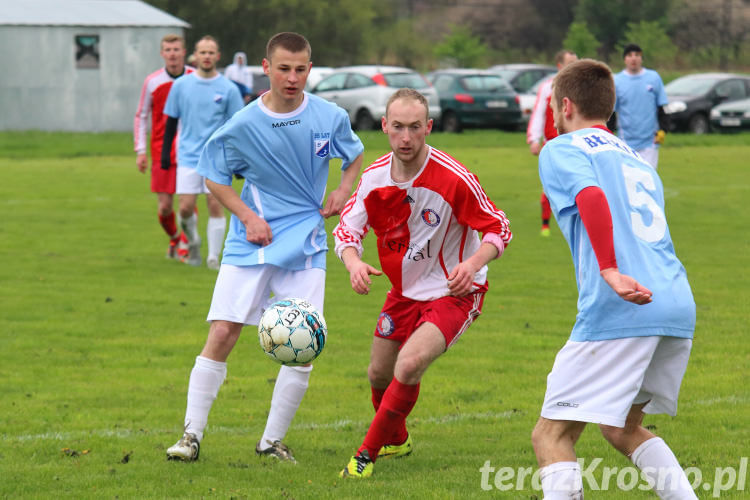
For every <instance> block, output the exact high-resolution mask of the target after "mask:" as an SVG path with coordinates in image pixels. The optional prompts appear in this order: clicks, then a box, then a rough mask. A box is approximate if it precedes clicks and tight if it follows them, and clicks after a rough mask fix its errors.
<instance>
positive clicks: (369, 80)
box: [312, 65, 440, 130]
mask: <svg viewBox="0 0 750 500" xmlns="http://www.w3.org/2000/svg"><path fill="white" fill-rule="evenodd" d="M402 87H409V88H413V89H416V90H419V91H420V92H421V93H422V94H424V96H425V97H426V98H427V102H428V103H429V106H430V109H429V116H430V118H432V119H438V118H440V100H439V98H438V94H437V91H435V89H434V88H433V86H432V84H430V82H428V81H427V79H425V78H424V77H423V76H422V75H420V74H419V73H417V72H416V71H414V70H413V69H409V68H402V67H399V66H375V65H373V66H347V67H343V68H337V69H336V70H334V71H333V72H332V73H331V74H330V75H328V76H327V77H325V78H323V79H322V80H321V81H320V82H318V84H317V85H316V86H315V87H313V90H312V93H313V94H316V95H319V96H320V97H322V98H324V99H327V100H329V101H331V102H335V103H336V104H338V105H339V106H341V107H342V108H344V109H345V110H346V112H347V113H349V119H350V120H351V122H352V127H353V128H354V129H355V130H372V129H374V128H375V127H376V126H377V125H379V124H380V117H381V116H383V115H385V105H386V103H387V102H388V98H389V97H391V95H392V94H393V93H394V92H395V91H396V90H398V89H400V88H402Z"/></svg>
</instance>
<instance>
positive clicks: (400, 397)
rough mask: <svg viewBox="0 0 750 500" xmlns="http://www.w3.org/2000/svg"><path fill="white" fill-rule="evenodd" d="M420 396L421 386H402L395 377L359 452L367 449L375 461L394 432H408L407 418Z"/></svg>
mask: <svg viewBox="0 0 750 500" xmlns="http://www.w3.org/2000/svg"><path fill="white" fill-rule="evenodd" d="M418 396H419V384H415V385H406V384H402V383H401V382H399V381H398V380H397V379H396V377H394V378H393V380H392V381H391V383H390V385H388V389H386V391H385V394H384V395H383V400H382V401H381V403H380V408H378V411H377V413H376V414H375V418H373V419H372V423H371V424H370V428H369V429H368V431H367V435H366V436H365V440H364V441H363V442H362V446H360V447H359V450H358V451H362V450H365V449H366V450H367V453H368V454H369V455H370V458H371V459H372V460H373V461H375V459H376V458H377V457H378V453H380V448H382V447H383V445H384V444H388V441H390V439H391V438H392V436H393V435H394V432H396V431H398V430H399V429H400V428H402V427H403V428H404V430H406V417H407V415H409V413H411V410H412V408H414V405H415V404H416V403H417V397H418ZM404 439H406V438H405V437H404Z"/></svg>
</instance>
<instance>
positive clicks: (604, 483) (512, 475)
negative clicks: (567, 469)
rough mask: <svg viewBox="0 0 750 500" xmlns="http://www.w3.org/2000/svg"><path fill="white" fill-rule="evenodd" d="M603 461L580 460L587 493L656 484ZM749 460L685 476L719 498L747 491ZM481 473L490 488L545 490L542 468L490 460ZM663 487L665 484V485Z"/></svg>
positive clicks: (643, 474)
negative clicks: (503, 464) (500, 464)
mask: <svg viewBox="0 0 750 500" xmlns="http://www.w3.org/2000/svg"><path fill="white" fill-rule="evenodd" d="M602 460H603V459H602V458H595V459H593V460H592V461H591V463H589V464H588V466H587V465H586V459H584V458H579V459H578V463H579V464H580V466H581V478H582V479H583V490H584V492H585V491H587V490H589V491H606V490H614V489H618V490H621V491H631V490H634V489H636V488H637V489H639V490H643V491H648V490H651V489H652V487H653V486H654V484H653V482H652V480H651V479H649V477H648V476H647V475H646V472H649V471H640V470H638V468H637V467H635V466H632V465H630V466H625V467H607V466H605V467H602V468H601V470H599V466H600V465H601V463H602ZM747 462H748V457H740V463H739V466H737V467H734V466H730V467H716V468H715V469H714V470H713V473H714V474H713V477H710V476H708V475H705V474H704V473H703V470H702V469H700V468H698V467H687V468H686V469H685V475H686V476H687V478H688V481H689V482H690V485H691V486H692V487H693V489H694V490H697V491H700V490H703V491H706V492H711V496H712V497H713V498H719V497H720V496H721V493H722V492H725V491H730V490H732V491H745V481H746V479H747ZM479 472H480V474H481V487H482V489H483V490H486V491H488V490H491V489H493V488H495V489H498V490H501V491H509V490H516V491H523V490H527V489H528V488H529V487H531V489H532V490H534V491H541V490H542V484H541V481H540V479H539V469H535V468H532V467H518V468H516V469H514V468H513V467H497V468H495V467H493V466H492V464H491V463H490V461H489V460H487V461H486V462H484V465H483V466H482V467H480V468H479ZM650 472H654V471H650ZM670 475H671V472H670V471H666V472H665V474H659V476H660V477H669V476H670ZM657 486H659V485H657ZM661 486H662V487H663V484H662V485H661Z"/></svg>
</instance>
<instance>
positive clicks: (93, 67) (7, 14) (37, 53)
mask: <svg viewBox="0 0 750 500" xmlns="http://www.w3.org/2000/svg"><path fill="white" fill-rule="evenodd" d="M189 27H190V25H189V24H188V23H186V22H184V21H182V20H180V19H177V18H176V17H173V16H171V15H169V14H167V13H165V12H163V11H161V10H159V9H156V8H154V7H152V6H150V5H148V4H146V3H144V2H141V1H139V0H0V47H3V59H4V64H3V74H2V76H0V130H32V129H37V130H67V131H86V132H102V131H126V130H132V128H133V118H134V116H135V110H136V107H137V106H138V98H139V95H140V91H141V86H142V84H143V80H144V78H145V77H146V75H148V74H149V73H151V72H152V71H155V70H156V69H158V68H159V67H161V66H163V64H164V61H163V60H162V58H161V57H160V56H159V45H160V41H161V38H162V37H163V36H164V35H166V34H168V33H177V34H179V35H183V36H184V29H185V28H189Z"/></svg>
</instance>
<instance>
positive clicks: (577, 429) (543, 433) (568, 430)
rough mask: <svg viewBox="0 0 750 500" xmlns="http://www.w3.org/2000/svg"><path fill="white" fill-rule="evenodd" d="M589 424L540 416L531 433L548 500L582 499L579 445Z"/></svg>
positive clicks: (545, 496)
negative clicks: (578, 460) (577, 452)
mask: <svg viewBox="0 0 750 500" xmlns="http://www.w3.org/2000/svg"><path fill="white" fill-rule="evenodd" d="M585 426H586V422H576V421H570V420H550V419H547V418H544V417H539V420H538V421H537V423H536V426H535V427H534V430H533V431H532V433H531V443H532V445H533V446H534V453H535V454H536V459H537V462H538V463H539V469H540V470H539V476H540V479H541V482H542V490H543V491H544V498H545V500H562V499H574V500H576V499H578V500H580V499H582V498H583V478H582V476H581V467H580V465H579V464H578V462H577V461H576V452H575V444H576V442H577V441H578V438H579V437H580V436H581V433H582V432H583V429H584V428H585Z"/></svg>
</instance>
